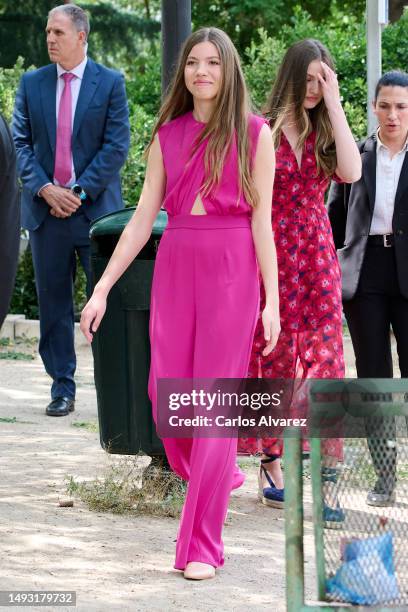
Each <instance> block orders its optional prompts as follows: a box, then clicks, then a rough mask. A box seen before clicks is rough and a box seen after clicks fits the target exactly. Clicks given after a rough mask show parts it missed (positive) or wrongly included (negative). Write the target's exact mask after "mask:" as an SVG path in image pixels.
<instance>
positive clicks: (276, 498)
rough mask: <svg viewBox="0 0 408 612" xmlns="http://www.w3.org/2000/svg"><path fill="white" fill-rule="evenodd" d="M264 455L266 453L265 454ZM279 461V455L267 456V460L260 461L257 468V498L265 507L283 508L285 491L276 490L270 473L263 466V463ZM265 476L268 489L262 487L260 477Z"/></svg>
mask: <svg viewBox="0 0 408 612" xmlns="http://www.w3.org/2000/svg"><path fill="white" fill-rule="evenodd" d="M265 454H266V453H265ZM276 459H280V456H279V455H268V458H267V459H261V465H260V467H259V475H258V498H259V499H260V500H261V501H262V503H263V504H264V505H265V506H272V508H283V507H284V499H285V489H278V488H277V487H276V486H275V483H274V482H273V480H272V478H271V475H270V473H269V472H268V470H267V469H266V468H265V467H264V466H263V464H264V463H271V461H275V460H276ZM263 475H265V477H266V480H267V481H268V483H269V485H270V486H269V487H264V486H263V482H262V477H263Z"/></svg>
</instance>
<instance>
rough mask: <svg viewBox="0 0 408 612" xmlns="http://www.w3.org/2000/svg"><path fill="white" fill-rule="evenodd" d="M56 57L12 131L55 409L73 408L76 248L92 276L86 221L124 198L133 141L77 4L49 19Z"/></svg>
mask: <svg viewBox="0 0 408 612" xmlns="http://www.w3.org/2000/svg"><path fill="white" fill-rule="evenodd" d="M46 34H47V46H48V53H49V56H50V59H51V61H52V62H53V64H51V65H48V66H45V67H43V68H40V69H38V70H34V71H32V72H28V73H27V74H25V75H24V76H23V77H22V79H21V82H20V87H19V90H18V93H17V97H16V104H15V111H14V119H13V135H14V142H15V145H16V150H17V160H18V171H19V175H20V177H21V181H22V183H23V193H22V224H23V227H25V228H26V229H28V230H29V232H30V245H31V250H32V255H33V263H34V270H35V278H36V286H37V294H38V301H39V307H40V346H39V351H40V355H41V358H42V360H43V363H44V366H45V369H46V371H47V373H48V374H49V375H50V376H51V378H52V379H53V383H52V388H51V400H52V401H51V403H50V404H49V405H48V406H47V408H46V414H47V415H49V416H64V415H67V414H69V412H72V411H73V410H74V402H75V382H74V373H75V368H76V356H75V349H74V313H73V280H74V277H75V266H76V257H77V256H78V258H79V260H80V262H81V264H82V266H83V268H84V270H85V273H86V276H87V280H88V284H89V281H90V242H89V226H90V222H91V221H93V220H94V219H96V218H97V217H100V216H101V215H104V214H106V213H109V212H112V211H114V210H117V209H120V208H122V207H123V201H122V195H121V185H120V175H119V171H120V169H121V167H122V166H123V164H124V162H125V160H126V156H127V152H128V149H129V114H128V106H127V100H126V93H125V85H124V79H123V77H122V75H121V74H120V73H118V72H116V71H114V70H109V69H108V68H105V67H104V66H101V65H99V64H96V63H95V62H93V61H92V60H91V59H88V58H87V56H86V49H87V38H88V34H89V21H88V17H87V15H86V13H85V12H84V11H83V10H82V9H81V8H79V7H77V6H75V5H73V4H65V5H61V6H58V7H56V8H54V9H52V10H51V11H50V13H49V15H48V22H47V27H46Z"/></svg>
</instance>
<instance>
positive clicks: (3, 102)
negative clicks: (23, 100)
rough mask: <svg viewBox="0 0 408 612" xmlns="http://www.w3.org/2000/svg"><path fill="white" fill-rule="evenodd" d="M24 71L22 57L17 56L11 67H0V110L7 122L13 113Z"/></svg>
mask: <svg viewBox="0 0 408 612" xmlns="http://www.w3.org/2000/svg"><path fill="white" fill-rule="evenodd" d="M24 71H25V69H24V59H23V58H22V57H18V58H17V61H16V63H15V65H14V66H13V67H12V68H0V111H1V112H2V113H3V115H4V116H5V117H6V119H7V121H9V122H10V121H11V116H12V113H13V107H14V99H15V96H16V91H17V87H18V83H19V81H20V78H21V75H22V74H23V72H24Z"/></svg>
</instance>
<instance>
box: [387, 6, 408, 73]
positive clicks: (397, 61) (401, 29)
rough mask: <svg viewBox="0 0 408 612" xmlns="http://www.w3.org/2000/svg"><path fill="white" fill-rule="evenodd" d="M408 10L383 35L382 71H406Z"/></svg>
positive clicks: (407, 68) (407, 60)
mask: <svg viewBox="0 0 408 612" xmlns="http://www.w3.org/2000/svg"><path fill="white" fill-rule="evenodd" d="M407 36H408V10H405V12H404V14H403V15H402V17H401V18H400V19H399V21H397V22H396V23H395V24H393V25H392V27H387V28H385V30H384V33H383V39H382V40H383V69H384V71H386V70H395V69H397V68H399V69H402V70H408V43H407V40H408V38H407Z"/></svg>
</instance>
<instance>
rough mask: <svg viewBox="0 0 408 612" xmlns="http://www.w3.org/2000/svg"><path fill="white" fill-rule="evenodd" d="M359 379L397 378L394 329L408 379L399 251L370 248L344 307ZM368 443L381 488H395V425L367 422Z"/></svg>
mask: <svg viewBox="0 0 408 612" xmlns="http://www.w3.org/2000/svg"><path fill="white" fill-rule="evenodd" d="M343 308H344V313H345V315H346V319H347V324H348V327H349V330H350V335H351V340H352V343H353V348H354V353H355V356H356V368H357V376H358V377H359V378H392V377H393V364H392V355H391V340H390V330H391V328H392V330H393V332H394V335H395V339H396V342H397V351H398V360H399V368H400V371H401V376H402V377H408V300H407V299H406V298H404V297H403V296H402V295H401V293H400V289H399V284H398V277H397V264H396V260H395V251H394V248H393V247H390V248H385V247H383V246H370V245H368V246H367V250H366V254H365V258H364V263H363V268H362V270H361V276H360V282H359V285H358V289H357V292H356V294H355V296H354V298H353V299H352V300H350V301H347V302H344V303H343ZM366 431H367V442H368V446H369V449H370V453H371V457H372V460H373V465H374V469H375V471H376V474H377V477H378V479H379V482H378V483H377V485H378V486H379V488H380V489H381V491H379V492H390V491H392V489H393V488H394V486H395V473H396V458H397V449H396V444H395V437H396V432H395V420H394V419H393V418H391V417H390V418H381V417H376V418H372V419H367V420H366Z"/></svg>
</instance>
